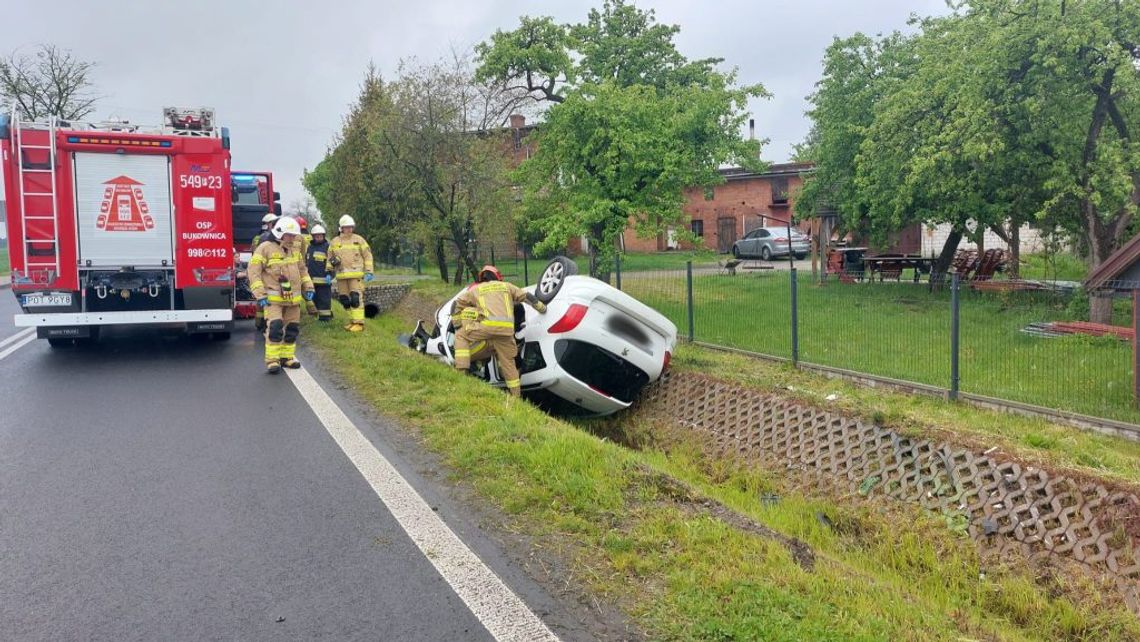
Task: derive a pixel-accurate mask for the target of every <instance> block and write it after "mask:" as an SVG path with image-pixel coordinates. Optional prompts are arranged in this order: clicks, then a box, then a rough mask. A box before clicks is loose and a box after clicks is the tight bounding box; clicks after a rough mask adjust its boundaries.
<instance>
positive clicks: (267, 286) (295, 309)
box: [249, 218, 314, 374]
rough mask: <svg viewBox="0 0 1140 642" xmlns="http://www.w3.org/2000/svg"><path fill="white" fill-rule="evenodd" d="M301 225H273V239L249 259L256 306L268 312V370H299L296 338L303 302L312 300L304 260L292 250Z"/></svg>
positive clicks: (284, 222) (287, 222)
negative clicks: (283, 368)
mask: <svg viewBox="0 0 1140 642" xmlns="http://www.w3.org/2000/svg"><path fill="white" fill-rule="evenodd" d="M300 234H301V226H300V225H298V224H297V221H294V220H293V219H291V218H281V219H280V220H278V221H277V224H276V225H274V226H273V232H272V235H273V239H272V240H269V241H266V242H264V243H262V244H261V245H259V246H258V247H257V250H255V251H254V253H253V257H252V258H251V259H250V260H249V280H250V287H251V289H252V290H253V295H254V296H255V297H257V305H258V307H260V308H263V309H264V310H265V319H266V322H267V328H266V331H265V370H266V372H268V373H270V374H277V373H278V372H281V368H282V367H285V368H300V367H301V362H300V361H297V357H296V350H297V337H298V335H300V334H301V324H300V321H301V302H302V301H311V300H312V299H313V295H314V289H313V281H312V280H311V279H310V278H309V272H308V270H306V269H305V259H304V257H303V256H301V255H300V254H298V253H297V252H296V251H295V250H294V249H293V247H294V246H293V243H294V241H295V238H296V237H297V236H299V235H300Z"/></svg>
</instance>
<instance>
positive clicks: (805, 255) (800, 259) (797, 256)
mask: <svg viewBox="0 0 1140 642" xmlns="http://www.w3.org/2000/svg"><path fill="white" fill-rule="evenodd" d="M805 258H807V254H797V255H796V260H797V261H802V260H804V259H805Z"/></svg>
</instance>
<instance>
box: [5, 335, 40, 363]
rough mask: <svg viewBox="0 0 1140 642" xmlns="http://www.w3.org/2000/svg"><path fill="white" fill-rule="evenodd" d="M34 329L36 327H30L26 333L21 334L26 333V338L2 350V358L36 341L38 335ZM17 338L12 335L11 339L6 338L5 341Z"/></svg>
mask: <svg viewBox="0 0 1140 642" xmlns="http://www.w3.org/2000/svg"><path fill="white" fill-rule="evenodd" d="M34 330H35V328H28V331H27V332H26V333H21V334H24V339H23V340H22V341H19V342H18V343H16V344H15V345H13V346H12V347H10V348H8V349H7V350H5V351H3V352H0V359H3V358H4V357H7V356H8V355H10V354H12V353H13V352H15V351H17V350H19V349H20V348H22V347H24V346H26V345H28V344H29V343H31V342H33V341H35V340H36V335H35V334H33V331H34ZM15 338H16V337H10V338H9V339H5V343H7V342H8V341H9V340H11V339H15ZM0 345H4V344H0Z"/></svg>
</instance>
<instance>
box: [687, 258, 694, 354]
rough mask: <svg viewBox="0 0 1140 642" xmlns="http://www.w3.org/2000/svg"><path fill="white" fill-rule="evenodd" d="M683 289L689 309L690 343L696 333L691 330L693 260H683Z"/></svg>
mask: <svg viewBox="0 0 1140 642" xmlns="http://www.w3.org/2000/svg"><path fill="white" fill-rule="evenodd" d="M685 291H686V292H687V295H686V300H687V301H688V304H687V305H688V309H689V343H692V342H693V341H695V340H696V339H695V336H696V335H695V333H694V331H693V262H692V261H691V260H689V261H685Z"/></svg>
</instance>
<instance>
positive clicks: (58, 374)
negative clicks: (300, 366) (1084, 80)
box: [0, 290, 575, 640]
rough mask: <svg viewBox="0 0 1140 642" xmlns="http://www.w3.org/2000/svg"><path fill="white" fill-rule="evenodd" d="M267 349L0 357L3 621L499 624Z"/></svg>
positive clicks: (299, 635) (395, 630)
mask: <svg viewBox="0 0 1140 642" xmlns="http://www.w3.org/2000/svg"><path fill="white" fill-rule="evenodd" d="M16 312H17V309H16V306H15V304H14V299H13V297H12V293H11V291H9V290H0V340H2V339H3V337H5V336H11V335H12V334H13V333H14V329H13V328H12V315H13V314H14V313H16ZM259 352H260V345H259V344H258V343H257V341H255V337H254V334H253V332H252V329H250V328H249V327H248V325H246V326H243V328H242V329H241V330H239V332H237V333H235V335H234V338H233V340H231V341H229V342H212V341H204V342H201V341H193V340H190V339H187V338H185V337H177V336H173V337H172V336H167V335H165V334H163V333H161V332H158V331H152V330H126V329H123V330H115V331H110V332H107V331H106V330H105V331H104V335H103V338H102V339H101V340H100V342H99V343H98V344H96V345H95V346H93V347H77V348H70V349H65V350H53V349H51V348H49V346H48V345H47V342H46V341H34V342H31V343H29V344H27V345H25V346H23V347H22V348H20V349H18V350H16V351H14V352H12V353H11V354H9V355H8V356H7V357H5V358H3V359H0V381H3V386H2V391H3V396H2V397H0V639H4V640H65V639H108V640H112V639H113V640H135V639H139V640H142V639H146V640H155V639H162V640H179V639H196V640H197V639H310V638H316V637H325V638H329V639H338V640H339V639H371V640H481V639H490V635H489V634H488V633H487V630H486V629H484V628H483V626H482V625H481V624H480V622H479V621H478V620H477V619H476V618H475V617H474V616H473V615H472V613H471V611H469V610H468V609H467V607H466V605H465V604H464V603H463V601H461V600H460V599H459V598H458V597H457V595H456V593H455V592H454V591H453V590H452V589H451V587H450V586H449V585H448V584H447V582H446V581H444V579H443V578H442V577H441V576H440V575H439V574H438V573H437V572H436V571H435V569H434V568H433V566H432V565H431V563H430V562H429V561H428V559H427V558H426V557H425V556H424V554H423V553H422V552H421V551H420V550H419V549H418V548H416V546H415V544H414V543H413V542H412V541H411V540H410V538H409V537H408V535H407V534H406V533H405V532H404V531H403V529H402V528H401V527H400V525H399V524H398V523H397V522H396V521H395V520H394V518H393V517H392V516H391V514H390V513H389V512H388V511H387V510H386V508H385V507H384V505H383V503H381V502H380V501H379V499H378V498H377V496H376V495H375V494H374V493H373V491H372V489H371V488H370V487H369V485H368V484H367V483H366V482H365V480H364V479H363V478H362V477H361V475H360V473H359V472H358V471H357V469H356V468H354V466H353V465H352V463H350V462H349V460H348V459H347V458H346V457H345V455H344V453H343V452H342V451H341V450H340V449H339V448H338V446H337V445H336V443H335V442H334V441H333V439H332V438H330V436H329V434H328V433H327V432H326V431H325V430H324V428H323V427H322V425H321V424H320V422H319V421H318V419H317V418H316V416H315V415H314V414H313V412H312V410H310V408H309V406H308V405H307V404H306V403H305V402H304V401H303V400H302V399H301V398H300V397H299V395H298V394H297V392H296V390H295V389H294V388H293V386H292V385H291V384H290V381H289V379H288V378H286V377H285V376H283V375H280V376H276V377H271V376H267V375H265V374H263V373H262V365H261V363H260V362H259V359H258V354H259ZM318 378H319V375H318ZM350 414H351V413H350ZM352 416H353V417H354V420H359V421H357V423H358V425H360V424H361V423H363V424H365V425H375V422H376V421H377V420H376V419H368V420H360V419H359V414H353V415H352ZM370 422H371V423H370ZM361 432H362V433H365V435H366V437H367V438H368V439H369V440H371V441H373V442H376V441H377V440H378V439H379V434H380V433H379V429H377V430H376V431H373V430H365V426H361ZM376 446H377V448H380V449H382V450H383V449H384V447H383V445H382V444H376ZM398 467H399V466H398ZM409 479H410V482H411V484H412V486H413V487H416V486H422V485H425V484H427V485H430V482H425V481H424V480H422V479H412V478H409ZM426 492H427V493H428V495H425V497H428V496H429V495H430V494H431V493H432V492H433V490H432V489H431V488H428V489H427V490H426ZM429 501H432V500H429ZM455 519H457V520H460V521H462V519H463V518H462V517H456V518H455ZM469 526H470V525H469V524H465V523H461V524H460V526H459V528H455V527H454V526H453V530H456V532H457V533H460V532H464V533H465V532H467V531H470V530H471V529H470V528H469ZM465 537H466V536H465ZM471 537H473V538H475V539H476V540H478V541H476V542H475V543H474V544H473V545H471V546H472V548H473V550H476V551H477V552H480V554H481V555H484V556H490V557H492V558H494V557H495V556H496V552H495V550H494V546H492V545H491V544H489V543H488V541H486V538H482V539H480V537H479V536H477V535H472V536H471ZM485 561H486V560H485ZM496 563H499V564H506V563H505V562H502V561H501V560H499V561H498V562H496V560H494V559H492V560H491V562H490V564H491V565H492V566H494V564H496ZM512 575H514V576H517V575H518V573H517V572H514V571H512V570H511V569H506V570H505V571H503V570H501V569H500V576H501V577H503V578H504V581H507V583H508V585H510V584H511V583H512V579H511V578H512ZM520 581H521V580H520ZM523 584H524V585H523V586H518V585H517V584H516V585H515V586H512V588H513V589H514V590H515V592H516V593H518V594H519V595H520V596H521V597H523V599H524V601H527V602H544V601H545V602H549V599H550V598H548V597H546V596H544V595H542V594H539V593H537V592H536V589H535V587H534V586H531V585H525V584H526V583H525V582H523ZM547 605H549V604H547ZM570 637H575V636H570Z"/></svg>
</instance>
